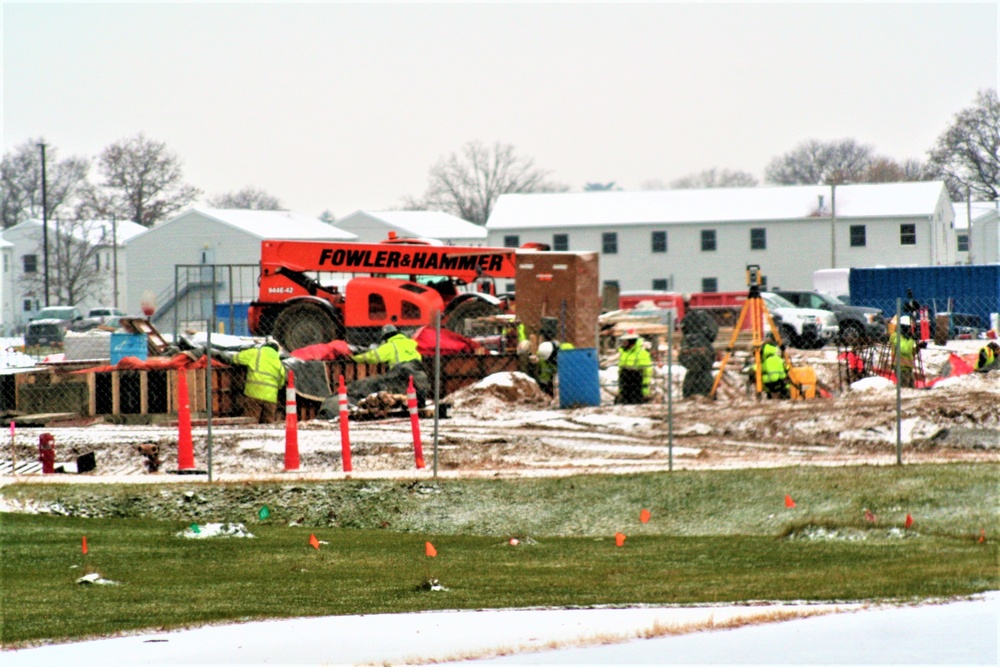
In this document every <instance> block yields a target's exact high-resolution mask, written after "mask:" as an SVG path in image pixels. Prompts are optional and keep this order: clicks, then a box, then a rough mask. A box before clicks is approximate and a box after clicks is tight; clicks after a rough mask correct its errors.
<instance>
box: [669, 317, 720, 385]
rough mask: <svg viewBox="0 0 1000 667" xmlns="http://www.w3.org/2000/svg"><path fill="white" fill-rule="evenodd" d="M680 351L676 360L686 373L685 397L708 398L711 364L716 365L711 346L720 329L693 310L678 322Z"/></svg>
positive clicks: (710, 319)
mask: <svg viewBox="0 0 1000 667" xmlns="http://www.w3.org/2000/svg"><path fill="white" fill-rule="evenodd" d="M681 333H682V335H683V336H682V338H681V351H680V354H678V356H677V360H678V361H679V362H680V364H681V366H683V367H684V368H685V370H686V371H687V372H686V373H685V374H684V384H683V387H682V390H683V396H684V398H688V397H690V396H696V395H701V396H708V395H709V393H711V391H712V364H713V363H715V348H714V347H713V345H712V344H713V343H714V342H715V338H716V336H717V335H718V333H719V326H718V324H716V322H715V320H714V319H712V316H711V315H709V314H708V313H706V312H705V311H702V310H692V311H690V312H689V313H688V314H687V315H685V316H684V319H683V320H681Z"/></svg>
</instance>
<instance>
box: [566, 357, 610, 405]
mask: <svg viewBox="0 0 1000 667" xmlns="http://www.w3.org/2000/svg"><path fill="white" fill-rule="evenodd" d="M557 361H558V368H559V407H560V408H579V407H584V406H599V405H600V404H601V381H600V375H599V373H598V367H597V350H596V349H595V348H592V347H584V348H578V349H575V350H559V356H558V359H557Z"/></svg>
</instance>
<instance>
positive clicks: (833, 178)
mask: <svg viewBox="0 0 1000 667" xmlns="http://www.w3.org/2000/svg"><path fill="white" fill-rule="evenodd" d="M873 157H874V150H873V148H872V147H871V146H869V145H867V144H860V143H858V142H857V141H856V140H854V139H841V140H839V141H828V142H822V141H819V140H817V139H810V140H808V141H805V142H803V143H801V144H799V145H798V146H797V147H796V148H795V149H794V150H792V151H791V152H789V153H785V154H784V155H780V156H778V157H776V158H774V159H773V160H771V162H770V163H769V164H768V165H767V168H766V169H765V170H764V177H765V179H766V180H767V181H768V182H769V183H776V184H778V185H820V184H831V183H847V182H859V181H861V180H862V178H863V175H864V173H865V170H866V169H867V168H868V165H869V164H870V163H871V161H872V159H873Z"/></svg>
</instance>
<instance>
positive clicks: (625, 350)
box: [616, 329, 653, 404]
mask: <svg viewBox="0 0 1000 667" xmlns="http://www.w3.org/2000/svg"><path fill="white" fill-rule="evenodd" d="M618 340H619V344H620V346H621V347H619V348H618V398H617V399H616V402H617V403H624V404H636V403H646V402H648V401H649V384H650V381H651V380H652V379H653V359H652V357H650V356H649V350H647V349H646V345H645V341H644V340H643V339H642V338H640V337H639V335H638V334H637V333H636V332H635V329H629V330H628V331H626V332H625V334H624V335H622V337H621V338H619V339H618Z"/></svg>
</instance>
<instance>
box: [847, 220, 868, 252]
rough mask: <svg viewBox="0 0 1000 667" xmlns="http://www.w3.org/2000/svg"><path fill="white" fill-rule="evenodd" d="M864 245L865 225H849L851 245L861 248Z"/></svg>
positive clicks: (865, 242) (866, 243)
mask: <svg viewBox="0 0 1000 667" xmlns="http://www.w3.org/2000/svg"><path fill="white" fill-rule="evenodd" d="M866 245H868V242H867V240H866V239H865V226H864V225H851V247H852V248H863V247H865V246H866Z"/></svg>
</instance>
